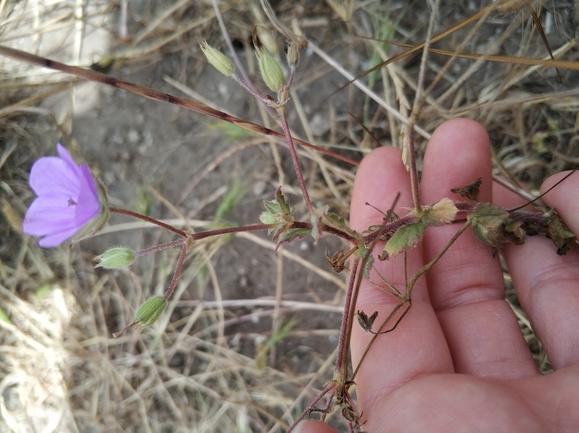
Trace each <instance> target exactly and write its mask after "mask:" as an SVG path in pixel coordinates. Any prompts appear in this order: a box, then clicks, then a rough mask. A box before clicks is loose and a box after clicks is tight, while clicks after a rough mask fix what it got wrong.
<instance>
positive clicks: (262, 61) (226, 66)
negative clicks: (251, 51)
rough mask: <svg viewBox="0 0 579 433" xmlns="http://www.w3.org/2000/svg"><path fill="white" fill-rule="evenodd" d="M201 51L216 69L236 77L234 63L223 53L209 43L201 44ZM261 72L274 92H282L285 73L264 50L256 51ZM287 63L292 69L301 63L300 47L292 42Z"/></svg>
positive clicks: (228, 75) (284, 83) (258, 49)
mask: <svg viewBox="0 0 579 433" xmlns="http://www.w3.org/2000/svg"><path fill="white" fill-rule="evenodd" d="M201 51H203V54H204V55H205V57H206V58H207V61H208V62H209V63H211V65H212V66H213V67H215V69H217V70H218V71H219V72H221V73H222V74H223V75H225V76H227V77H232V76H234V75H235V67H234V66H233V63H231V61H230V60H229V59H228V58H227V57H226V56H225V54H223V53H222V52H221V51H219V50H216V49H215V48H213V47H211V46H210V45H209V44H208V43H207V41H203V42H202V43H201ZM256 56H257V62H258V64H259V71H260V73H261V77H262V78H263V81H264V82H265V84H266V86H267V87H268V88H269V89H270V90H271V91H272V92H276V93H278V92H280V91H281V90H282V89H283V87H284V86H285V85H286V81H285V77H284V75H283V71H282V69H281V67H280V65H279V64H278V63H277V61H276V60H275V59H274V58H273V57H272V56H271V55H270V54H269V53H268V52H267V51H266V50H264V49H263V48H257V49H256ZM286 59H287V63H288V65H289V67H290V68H291V69H295V68H296V67H297V65H298V61H299V45H298V44H297V43H296V42H291V43H290V44H289V46H288V51H287V57H286Z"/></svg>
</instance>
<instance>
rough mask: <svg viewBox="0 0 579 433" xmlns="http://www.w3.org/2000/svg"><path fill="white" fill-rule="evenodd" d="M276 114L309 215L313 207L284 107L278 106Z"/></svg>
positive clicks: (312, 212) (312, 211) (312, 213)
mask: <svg viewBox="0 0 579 433" xmlns="http://www.w3.org/2000/svg"><path fill="white" fill-rule="evenodd" d="M277 114H278V115H279V118H280V120H281V127H282V128H283V132H284V134H285V139H286V141H287V145H288V147H289V151H290V154H291V157H292V161H293V163H294V168H295V171H296V176H297V177H298V182H299V184H300V188H301V189H302V195H303V197H304V202H305V203H306V208H307V209H308V213H309V214H310V216H313V215H314V207H313V206H312V202H311V200H310V195H309V193H308V189H307V188H306V182H305V181H304V175H303V173H302V168H301V166H300V161H299V159H298V153H297V152H296V147H295V146H294V142H293V139H292V136H291V133H290V129H289V125H288V123H287V115H286V112H285V108H284V107H280V108H278V109H277Z"/></svg>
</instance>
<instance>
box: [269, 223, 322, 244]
mask: <svg viewBox="0 0 579 433" xmlns="http://www.w3.org/2000/svg"><path fill="white" fill-rule="evenodd" d="M311 233H312V230H311V229H306V228H303V229H290V230H285V231H281V232H278V233H276V234H275V236H274V237H273V238H274V240H275V239H277V240H278V242H277V246H278V247H279V246H280V245H282V244H285V243H288V242H291V241H293V240H295V239H303V238H305V237H306V236H308V235H310V234H311Z"/></svg>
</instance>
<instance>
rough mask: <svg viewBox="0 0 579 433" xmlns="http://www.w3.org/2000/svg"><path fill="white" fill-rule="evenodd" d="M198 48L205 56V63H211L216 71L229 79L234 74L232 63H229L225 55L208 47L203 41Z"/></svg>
mask: <svg viewBox="0 0 579 433" xmlns="http://www.w3.org/2000/svg"><path fill="white" fill-rule="evenodd" d="M200 46H201V51H203V54H205V57H206V58H207V61H208V62H209V63H211V65H212V66H213V67H214V68H215V69H217V70H218V71H219V72H221V73H222V74H223V75H225V76H226V77H231V76H232V75H233V74H234V73H235V67H234V66H233V63H231V60H229V59H228V58H227V56H226V55H225V54H223V53H222V52H221V51H219V50H216V49H215V48H213V47H211V46H209V44H208V43H207V41H203V43H202V44H200Z"/></svg>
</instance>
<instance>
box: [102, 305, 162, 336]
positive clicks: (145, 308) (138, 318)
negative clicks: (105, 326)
mask: <svg viewBox="0 0 579 433" xmlns="http://www.w3.org/2000/svg"><path fill="white" fill-rule="evenodd" d="M166 307H167V300H166V299H165V297H164V296H154V297H152V298H151V299H148V300H147V301H145V302H144V303H143V304H142V305H141V306H140V307H139V309H138V310H137V314H135V319H134V320H133V321H132V322H131V323H129V324H128V325H127V326H125V327H124V328H123V329H122V330H120V331H119V332H115V333H114V334H113V337H114V338H117V337H118V336H119V335H121V334H122V333H123V332H125V331H126V330H128V329H131V328H133V327H134V326H137V327H138V328H139V329H142V328H146V327H147V326H151V325H152V324H153V323H155V322H156V321H157V319H158V318H159V316H160V315H161V313H163V311H165V308H166Z"/></svg>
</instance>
